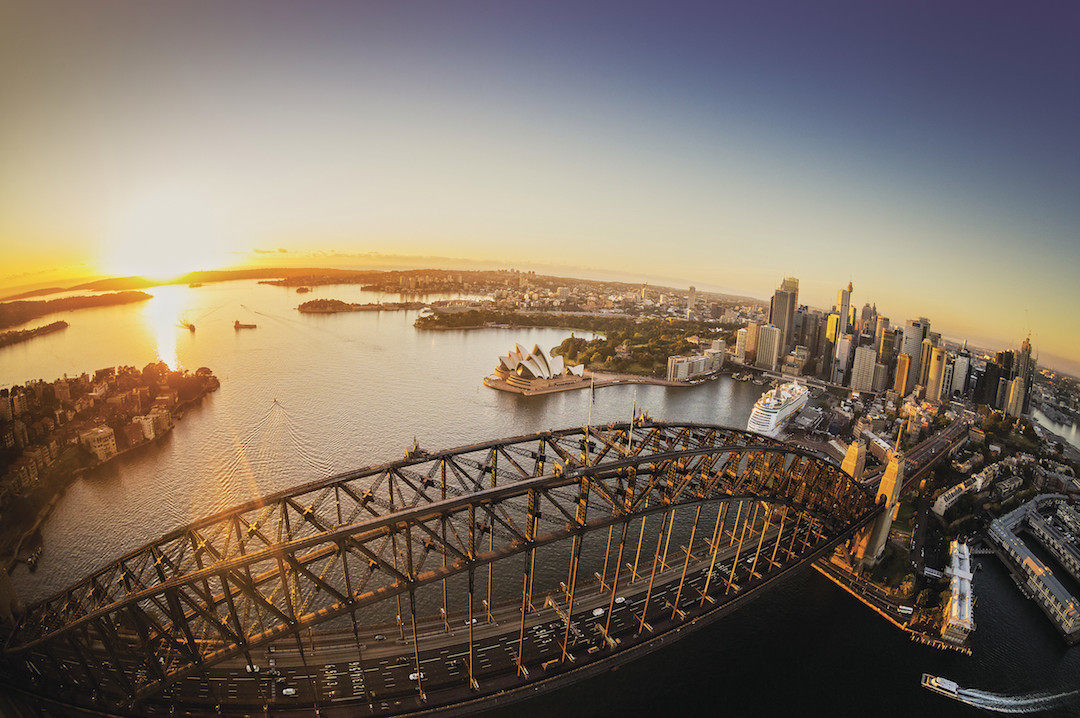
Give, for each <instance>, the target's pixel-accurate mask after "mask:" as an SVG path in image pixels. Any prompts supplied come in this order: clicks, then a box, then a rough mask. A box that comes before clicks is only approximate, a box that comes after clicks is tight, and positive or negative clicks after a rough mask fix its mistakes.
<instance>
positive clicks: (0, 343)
mask: <svg viewBox="0 0 1080 718" xmlns="http://www.w3.org/2000/svg"><path fill="white" fill-rule="evenodd" d="M67 327H68V323H67V322H65V321H59V322H53V323H52V324H46V325H44V326H41V327H35V328H34V329H13V330H11V331H10V332H0V347H6V346H9V345H11V344H18V343H19V342H25V341H27V340H30V339H33V338H34V337H40V336H42V335H45V334H52V333H53V332H58V331H60V330H61V329H67Z"/></svg>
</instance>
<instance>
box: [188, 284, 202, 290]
mask: <svg viewBox="0 0 1080 718" xmlns="http://www.w3.org/2000/svg"><path fill="white" fill-rule="evenodd" d="M201 286H202V282H192V283H191V284H189V285H188V289H198V288H199V287H201Z"/></svg>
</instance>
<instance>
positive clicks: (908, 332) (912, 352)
mask: <svg viewBox="0 0 1080 718" xmlns="http://www.w3.org/2000/svg"><path fill="white" fill-rule="evenodd" d="M929 333H930V320H929V319H927V318H926V317H919V318H918V319H909V320H907V323H906V324H905V325H904V343H903V344H902V345H901V347H900V351H901V352H902V353H904V354H907V355H908V357H910V361H911V368H910V369H909V372H910V374H911V378H910V380H911V383H912V385H914V384H915V382H916V380H917V379H918V377H919V357H920V353H921V347H922V341H923V339H926V335H927V334H929Z"/></svg>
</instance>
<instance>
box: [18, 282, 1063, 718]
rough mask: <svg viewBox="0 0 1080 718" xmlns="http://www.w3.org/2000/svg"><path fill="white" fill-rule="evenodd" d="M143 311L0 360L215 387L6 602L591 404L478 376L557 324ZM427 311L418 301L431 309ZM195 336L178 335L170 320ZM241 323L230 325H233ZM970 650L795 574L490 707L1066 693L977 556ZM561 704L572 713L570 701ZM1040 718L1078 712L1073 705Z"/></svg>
mask: <svg viewBox="0 0 1080 718" xmlns="http://www.w3.org/2000/svg"><path fill="white" fill-rule="evenodd" d="M150 292H151V293H152V294H153V295H154V298H153V299H152V300H150V301H148V302H145V303H142V304H137V305H128V306H123V307H112V308H105V309H94V310H84V311H79V312H73V313H69V314H65V315H60V316H56V317H48V318H46V319H44V320H43V323H44V322H48V321H55V320H56V319H65V320H67V321H68V322H69V323H70V326H69V328H68V329H66V330H64V331H63V332H58V333H55V334H51V335H47V336H43V337H39V338H36V339H34V340H31V341H29V342H26V343H24V344H19V345H15V346H12V347H7V348H4V349H0V386H10V385H11V384H14V383H22V382H24V381H26V380H30V379H44V380H46V381H51V380H53V379H55V378H57V377H60V376H62V375H64V374H65V373H66V374H68V375H73V374H81V373H82V372H89V373H92V372H93V371H94V370H95V369H99V368H103V367H108V366H115V365H120V364H130V365H134V366H136V367H139V368H141V367H142V366H144V365H145V364H147V363H150V362H153V361H158V360H159V359H160V360H162V361H165V362H166V363H168V364H169V365H170V366H174V367H176V366H181V367H184V368H187V369H191V370H194V369H196V368H198V367H200V366H208V367H210V368H211V369H213V370H214V372H215V374H216V375H217V376H218V378H219V379H220V380H221V388H220V389H219V390H218V391H217V392H215V393H214V394H212V395H210V396H209V397H207V399H205V400H204V402H203V403H202V404H201V405H200V406H198V407H196V408H195V409H193V410H191V411H190V412H189V413H188V414H187V415H186V416H185V417H184V419H183V421H181V422H180V423H179V424H178V425H177V427H176V429H175V430H174V431H173V432H172V433H171V434H170V435H169V436H168V437H167V438H166V439H164V440H163V441H162V442H160V443H158V444H156V445H154V446H151V447H148V448H146V449H143V450H140V451H138V452H134V453H133V454H131V455H128V456H125V457H123V458H121V459H119V460H118V461H116V462H113V463H112V464H110V465H108V466H106V467H103V468H102V469H100V470H98V471H96V472H92V473H91V474H89V475H87V476H85V477H84V478H83V479H81V480H79V481H77V482H75V483H74V484H73V485H72V486H71V487H70V488H69V489H68V491H67V493H66V494H65V495H64V497H63V498H62V499H61V501H60V502H59V504H58V505H57V507H56V510H55V512H54V513H53V515H52V517H51V518H50V519H49V521H48V522H47V524H46V526H45V529H44V540H45V552H44V553H43V555H42V557H41V560H40V562H39V567H38V570H37V571H36V572H35V573H29V572H27V571H26V569H25V567H21V566H20V567H19V568H18V569H17V570H16V572H15V574H14V575H13V581H14V583H15V585H16V587H17V589H18V591H19V593H20V596H21V597H22V598H23V599H24V600H28V601H29V600H34V599H37V598H42V597H44V596H46V595H49V594H51V593H53V592H55V591H57V590H59V589H62V588H63V587H65V586H67V585H68V584H70V583H71V582H73V581H75V580H77V579H78V578H80V577H81V576H84V575H86V574H88V573H89V572H90V571H92V570H93V569H94V568H96V567H97V566H99V565H101V564H103V563H105V562H107V561H109V560H110V559H112V558H115V557H117V556H119V555H121V554H122V553H124V552H126V551H129V550H131V549H133V548H136V547H138V546H140V545H142V544H144V543H146V542H147V541H149V540H152V539H153V538H155V537H156V536H158V535H160V534H162V533H164V532H166V531H168V530H170V529H172V528H175V527H177V526H179V525H183V524H185V523H187V522H189V521H191V520H194V519H196V518H199V517H201V516H205V515H207V514H210V513H212V512H214V511H217V510H221V509H224V508H227V507H228V506H231V505H233V504H235V503H238V502H240V501H243V500H246V499H250V498H253V497H255V496H258V495H261V494H264V493H268V492H272V491H276V490H279V489H283V488H286V487H289V486H292V485H295V484H299V483H303V482H307V481H310V480H313V479H317V478H320V477H325V476H329V475H332V474H335V473H338V472H341V471H344V470H347V469H352V468H357V467H360V466H366V465H371V464H377V463H382V462H384V461H388V460H392V459H396V458H398V457H400V456H401V454H402V453H403V452H404V451H405V449H407V448H408V447H409V446H411V445H412V443H413V441H414V439H415V441H417V442H418V443H419V444H420V446H421V447H424V448H429V449H438V448H449V447H453V446H459V445H463V444H467V443H470V442H473V441H478V440H482V439H490V438H496V437H506V436H514V435H519V434H527V433H532V432H535V431H539V430H543V429H548V428H559V427H565V426H573V425H581V424H583V423H584V422H585V420H586V417H587V416H588V412H589V392H588V391H573V392H563V393H559V394H551V395H545V396H536V397H522V396H519V395H513V394H506V393H501V392H497V391H494V390H491V389H488V388H486V387H484V386H482V384H481V379H482V378H483V377H484V376H485V375H486V374H488V373H490V371H491V370H492V369H493V368H494V366H495V362H496V361H497V357H498V355H499V354H503V353H505V352H506V351H508V350H509V349H510V348H511V347H512V345H513V344H514V343H515V342H518V343H521V344H522V345H526V346H527V347H528V348H531V346H532V345H533V344H539V345H540V346H541V347H543V348H544V349H549V348H550V347H552V346H554V345H556V344H558V343H559V342H560V341H561V340H562V339H563V338H565V337H566V336H568V335H569V332H567V331H564V330H554V329H531V330H529V329H526V330H509V329H485V330H475V331H447V332H421V331H417V330H416V329H414V328H413V326H412V324H413V321H414V320H415V318H416V316H417V313H416V312H413V311H397V312H358V313H348V314H335V315H302V314H300V313H298V312H297V311H296V306H297V305H298V304H300V303H301V302H302V301H305V300H308V299H313V298H320V297H321V298H336V299H342V300H344V301H348V302H361V303H362V302H372V301H379V300H387V301H398V300H400V299H401V298H400V297H399V296H398V295H393V296H380V295H378V294H374V293H370V292H364V291H362V290H361V289H359V287H353V286H341V287H320V288H315V290H314V291H313V292H311V293H310V294H303V295H298V294H296V293H295V292H294V291H293V290H290V289H286V288H280V287H272V286H267V285H259V284H256V283H254V282H230V283H224V284H212V285H206V286H203V287H199V288H188V287H161V288H155V289H152V290H150ZM431 298H435V297H431ZM181 319H183V320H185V321H189V322H192V323H194V324H195V325H196V331H195V332H194V333H192V332H189V331H188V330H186V329H183V328H181V327H180V326H179V322H180V320H181ZM235 320H239V321H241V322H243V323H249V324H256V325H257V328H256V329H250V330H242V331H237V330H234V329H233V322H234V321H235ZM761 391H762V387H760V386H756V385H754V384H751V383H739V382H734V381H731V380H729V379H726V378H722V379H720V380H718V381H713V382H707V383H705V384H702V385H699V386H695V387H685V388H683V387H679V388H669V387H659V386H620V387H610V388H604V389H601V390H597V391H596V398H595V405H594V406H593V410H592V412H593V414H592V415H593V421H594V422H597V423H606V422H608V421H612V420H616V419H621V420H624V419H627V418H629V416H630V412H631V406H632V404H633V403H634V402H635V400H636V403H637V406H638V407H639V408H641V409H644V410H647V411H648V412H649V413H650V414H651V415H652V416H653V417H654V418H656V419H666V420H672V421H679V420H684V421H700V422H710V423H719V424H727V425H732V426H739V427H742V426H745V423H746V419H747V417H748V416H749V413H750V411H751V408H752V406H753V403H754V401H755V400H756V399H757V398H758V396H759V395H760V393H761ZM981 562H982V564H983V569H984V570H982V571H980V572H979V573H978V574H977V575H976V579H975V592H976V595H977V596H978V603H977V606H976V622H977V625H978V629H977V631H976V633H975V635H974V641H973V646H972V647H973V655H972V656H971V657H968V656H963V655H960V654H957V653H952V652H949V653H943V652H939V651H936V650H934V649H931V648H928V647H925V646H922V645H919V644H916V643H912V642H911V641H910V640H909V639H908V638H907V637H906V636H905V635H904V634H902V633H901V632H899V631H897V630H896V629H895V628H893V627H891V626H889V625H888V624H886V623H885V622H884V621H882V620H881V619H880V618H878V617H877V616H876V615H874V614H873V613H872V612H870V611H869V610H867V609H865V608H864V607H862V606H861V605H860V604H858V603H857V602H855V601H854V600H852V599H851V598H850V597H848V596H847V595H846V594H845V593H844V592H843V591H841V590H840V589H838V588H837V587H836V586H834V585H833V584H832V583H831V582H829V581H828V580H826V579H825V578H823V577H821V576H819V575H818V574H817V573H815V572H813V571H812V570H808V571H806V572H804V573H802V574H800V575H797V576H795V577H794V578H792V579H791V580H789V581H787V582H786V583H784V584H782V585H780V586H777V587H775V588H774V589H772V590H770V591H769V592H767V593H766V594H765V595H764V596H762V597H761V598H760V599H758V600H756V601H755V602H753V603H752V604H750V605H749V606H747V607H745V608H743V609H741V610H739V611H738V612H736V613H734V614H732V615H730V616H728V617H726V618H725V619H723V620H721V621H719V622H718V623H716V624H713V625H712V626H710V627H709V628H707V629H704V630H702V631H700V632H697V633H695V634H693V635H692V636H690V637H688V638H686V639H684V640H682V641H680V642H678V643H677V644H675V645H672V646H669V647H667V648H665V649H663V650H661V651H659V652H657V653H655V654H653V655H651V656H648V657H646V658H644V659H642V660H641V661H638V662H635V663H634V664H632V665H629V666H624V667H622V668H619V669H618V670H617V671H613V672H611V673H609V674H607V675H605V676H602V677H600V678H597V679H594V680H591V681H589V682H587V683H585V684H582V685H578V686H573V687H570V688H567V689H565V690H564V691H560V692H558V693H555V694H552V695H549V696H542V697H539V698H537V699H535V700H532V701H530V702H528V703H525V704H523V705H522V706H520V707H515V708H514V709H512V710H506V711H501V712H500V714H501V715H506V716H510V715H511V714H514V715H521V714H526V715H530V716H532V715H535V716H542V715H552V714H554V713H556V712H559V713H564V712H566V710H567V708H566V706H568V705H573V706H574V709H573V714H575V715H610V716H630V715H651V714H656V715H687V714H690V712H691V711H694V712H697V711H702V710H708V711H710V712H722V713H724V714H728V715H763V716H765V715H780V714H799V715H806V714H810V715H850V714H855V713H859V714H863V713H865V714H875V715H882V716H889V715H910V714H912V713H913V712H927V711H929V712H931V713H932V714H933V715H957V716H960V715H972V713H973V710H972V708H970V707H969V706H964V705H962V704H959V703H956V702H954V701H950V700H948V699H946V698H943V697H941V696H938V695H935V694H931V693H930V692H928V691H926V690H925V689H923V688H921V687H920V686H919V678H920V676H921V674H922V673H923V672H928V673H933V674H936V675H942V676H946V677H949V678H952V679H954V680H956V681H957V682H958V683H959V684H960V685H962V686H965V687H971V688H976V689H982V690H987V691H993V692H995V693H1003V694H1025V693H1031V692H1035V691H1044V692H1045V691H1049V692H1053V691H1063V690H1067V689H1069V688H1072V687H1074V686H1075V685H1076V684H1077V683H1080V649H1077V648H1073V649H1068V648H1067V647H1066V646H1065V645H1064V643H1063V642H1062V641H1061V639H1060V637H1059V636H1058V635H1057V633H1056V632H1055V631H1054V629H1053V627H1052V626H1051V625H1050V622H1049V621H1048V620H1047V619H1046V618H1045V617H1044V616H1043V615H1042V614H1041V613H1040V611H1039V609H1038V608H1037V607H1036V606H1035V605H1034V604H1031V603H1030V602H1028V601H1026V600H1025V599H1024V598H1023V597H1022V596H1021V595H1020V594H1019V592H1018V591H1017V590H1016V588H1015V586H1014V585H1013V584H1012V582H1011V580H1010V578H1009V576H1008V574H1007V572H1006V571H1004V569H1003V568H1001V566H1000V565H999V564H998V563H997V560H996V559H994V558H993V557H982V558H981ZM571 701H573V703H571ZM1042 715H1080V705H1077V704H1073V705H1072V706H1067V707H1059V708H1056V709H1054V710H1052V711H1049V712H1045V713H1042Z"/></svg>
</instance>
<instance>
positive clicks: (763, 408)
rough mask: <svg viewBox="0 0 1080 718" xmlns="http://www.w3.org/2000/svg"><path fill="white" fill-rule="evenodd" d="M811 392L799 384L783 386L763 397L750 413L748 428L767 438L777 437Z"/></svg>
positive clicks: (769, 391) (770, 390)
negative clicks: (781, 428)
mask: <svg viewBox="0 0 1080 718" xmlns="http://www.w3.org/2000/svg"><path fill="white" fill-rule="evenodd" d="M809 398H810V390H809V389H807V388H806V387H805V386H803V385H802V384H799V383H798V382H794V381H793V382H791V383H790V384H783V385H781V386H778V387H776V388H775V389H769V390H768V391H767V392H765V393H764V394H762V395H761V398H760V399H758V400H757V403H756V404H754V410H753V411H752V412H750V419H749V420H748V421H747V422H746V428H747V429H748V430H750V431H756V432H757V433H759V434H765V435H767V436H776V435H777V434H778V433H779V432H780V427H782V426H783V424H784V422H785V421H787V420H788V419H789V418H791V416H792V415H793V414H794V413H795V412H797V411H798V410H799V409H801V408H802V407H803V405H805V404H806V400H807V399H809Z"/></svg>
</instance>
